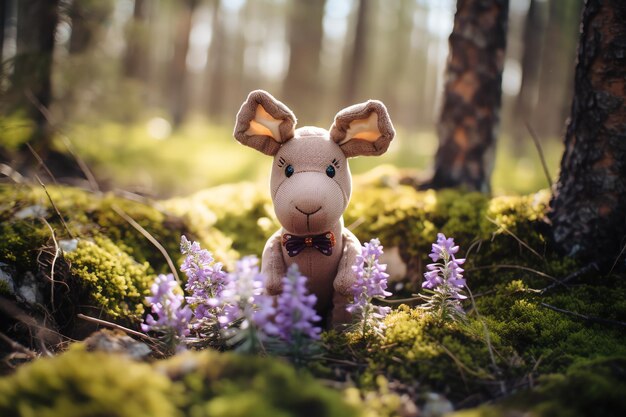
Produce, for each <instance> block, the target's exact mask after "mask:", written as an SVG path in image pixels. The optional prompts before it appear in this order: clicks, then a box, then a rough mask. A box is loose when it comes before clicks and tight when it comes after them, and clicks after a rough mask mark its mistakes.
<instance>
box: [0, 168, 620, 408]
mask: <svg viewBox="0 0 626 417" xmlns="http://www.w3.org/2000/svg"><path fill="white" fill-rule="evenodd" d="M47 191H48V193H49V194H50V198H48V196H47V195H46V193H45V192H44V190H43V189H42V188H39V187H24V186H20V187H14V186H2V187H0V232H1V233H2V236H3V239H2V240H0V262H2V264H0V266H1V267H2V269H3V271H5V272H7V273H8V274H10V275H11V276H12V277H14V280H15V282H16V283H18V284H19V282H20V280H25V279H26V278H25V277H26V276H31V277H32V276H34V277H35V278H36V279H37V280H38V282H39V284H38V285H39V287H38V288H39V291H40V293H41V294H40V295H41V300H40V304H38V305H37V306H36V307H34V308H33V311H34V312H35V313H31V314H39V315H40V316H42V317H47V313H50V312H52V313H53V314H52V317H53V318H55V319H56V320H57V321H61V320H62V319H69V317H70V316H71V315H72V314H74V313H75V312H76V311H77V309H71V308H69V307H68V306H75V304H76V303H80V305H81V306H83V307H84V306H87V307H88V308H87V309H85V308H82V309H81V310H80V311H83V312H85V311H87V312H89V313H92V314H93V315H96V313H95V312H97V315H103V316H104V317H105V318H107V319H109V320H111V321H116V322H118V323H124V324H126V325H129V326H133V325H134V326H136V325H137V323H138V322H139V321H140V320H141V319H142V315H143V314H144V313H145V311H144V306H143V303H142V301H143V297H144V296H145V294H146V292H147V291H148V288H149V285H150V283H151V282H152V280H153V279H154V276H155V275H156V274H157V273H162V272H167V271H168V266H167V263H166V262H165V259H164V258H163V256H162V254H161V253H160V252H159V250H157V249H156V248H155V247H154V245H153V244H152V243H150V242H149V241H148V240H147V239H146V238H145V236H143V235H142V234H141V233H140V232H138V231H137V230H136V229H135V228H134V227H132V226H130V225H129V224H128V222H127V221H126V220H124V218H122V217H121V216H120V215H119V214H118V213H117V212H116V211H115V210H114V207H115V208H117V211H118V212H119V211H122V212H123V213H126V214H127V215H128V216H129V217H131V218H133V219H134V220H135V221H137V222H138V223H139V224H140V225H141V226H142V227H143V228H144V229H145V230H147V231H148V232H149V233H150V235H152V236H153V237H154V238H155V239H156V240H157V241H158V242H160V243H161V244H162V245H163V246H164V248H165V250H166V251H167V252H168V254H169V255H170V257H172V258H173V259H174V261H175V262H177V261H180V255H179V252H178V244H179V241H180V235H181V234H186V235H187V236H188V237H190V238H192V239H195V240H199V241H200V242H201V244H202V245H203V246H204V247H206V248H207V249H209V250H211V251H212V252H213V253H214V254H215V255H216V257H217V258H218V259H220V260H222V261H224V262H225V263H226V264H227V265H230V264H232V262H233V261H234V260H235V259H237V258H239V257H240V256H242V255H248V254H257V255H260V252H261V250H262V248H263V245H264V243H265V240H266V239H267V237H268V236H269V235H270V234H271V233H272V232H273V231H274V230H275V228H276V227H277V223H276V220H275V218H274V215H273V210H272V207H271V202H270V200H269V197H268V195H267V194H266V190H265V189H264V188H262V187H259V186H256V185H254V184H249V183H243V184H234V185H228V186H221V187H217V188H212V189H208V190H205V191H202V192H199V193H197V194H195V195H192V196H190V197H187V198H177V199H172V200H167V201H156V202H150V201H145V202H141V203H140V202H135V201H128V200H126V199H123V198H120V197H117V196H114V195H111V194H105V195H96V194H93V193H89V192H85V191H81V190H78V189H74V188H68V187H48V190H47ZM549 198H550V195H549V192H547V191H541V192H538V193H535V194H532V195H527V196H519V197H496V198H488V197H486V196H484V195H482V194H477V193H463V192H460V191H452V190H448V191H440V192H434V191H423V192H419V191H416V190H415V189H414V188H412V187H410V186H408V185H402V184H401V181H400V180H399V175H398V173H397V172H394V171H385V172H382V174H381V172H379V173H377V174H376V175H368V176H364V177H361V178H360V179H357V181H356V184H355V187H354V194H353V197H352V202H351V204H350V206H349V208H348V210H347V211H346V213H345V223H346V225H347V226H349V227H351V228H352V230H353V231H354V232H355V234H356V235H357V236H358V237H359V238H360V239H361V240H362V241H366V240H369V239H371V238H373V237H378V238H379V239H380V240H381V243H382V244H383V245H384V246H385V248H386V249H387V250H391V249H392V248H397V252H398V253H399V255H400V259H397V260H395V261H394V262H398V263H402V264H403V265H404V266H405V268H406V271H407V273H406V276H405V277H404V278H403V279H400V280H399V281H397V282H394V283H393V284H392V289H393V290H394V291H395V292H396V298H408V300H406V301H404V303H403V304H404V305H400V304H401V303H396V304H392V306H393V307H394V310H393V312H392V313H391V314H390V315H389V316H388V317H387V319H386V321H385V324H386V330H385V332H384V335H383V336H382V337H379V338H377V337H369V338H367V339H365V340H363V339H362V338H361V337H359V336H358V335H356V334H351V333H343V334H341V333H335V332H327V333H325V336H324V343H323V344H324V348H325V352H324V354H323V355H322V356H320V357H317V358H316V359H315V360H311V361H310V362H309V363H308V364H307V365H306V367H307V368H308V372H309V373H311V374H312V375H314V376H316V377H317V378H320V379H322V380H326V381H328V380H332V381H334V384H340V385H342V386H343V387H344V388H345V387H346V386H354V387H355V388H352V389H354V390H357V391H356V392H357V393H358V394H356V395H355V391H350V389H348V390H347V391H345V392H344V394H345V396H346V397H347V398H353V399H354V398H358V401H353V406H349V405H346V403H344V402H342V400H340V399H338V398H339V397H340V396H338V395H336V393H333V391H332V390H329V389H328V388H324V387H322V386H321V385H319V384H317V383H316V382H315V380H314V379H313V378H312V377H310V376H302V375H308V373H306V372H305V373H304V374H298V373H295V371H294V370H293V369H292V368H291V367H289V366H287V365H283V364H282V363H281V364H278V363H279V362H275V361H271V360H269V359H262V358H242V359H240V360H239V359H237V360H234V359H232V356H231V355H230V354H229V355H224V354H217V353H211V354H208V353H207V354H206V355H207V356H191V358H192V359H188V358H189V357H187V359H186V357H185V356H181V357H175V358H173V359H170V360H169V361H168V362H162V361H158V362H157V363H155V364H154V365H152V366H151V367H148V368H149V369H150V370H149V372H157V373H159V374H161V375H162V374H166V375H168V376H169V378H166V381H167V382H166V385H167V384H170V385H168V387H170V388H171V387H173V386H176V387H178V388H176V389H174V391H175V392H178V391H176V390H180V393H181V394H180V401H181V402H180V403H175V402H174V403H172V402H171V401H172V400H168V401H170V402H169V404H173V405H172V407H174V408H176V410H178V411H177V412H180V413H182V415H194V416H195V415H199V416H200V415H219V414H223V413H225V412H226V410H228V413H229V415H233V414H235V415H236V414H240V415H264V413H265V414H268V413H269V414H271V413H274V414H272V415H302V414H300V413H299V414H296V413H295V412H294V410H296V409H300V407H304V405H303V404H308V403H309V401H313V402H316V401H321V402H320V403H319V404H323V405H319V404H318V405H317V406H319V407H324V408H320V409H315V410H317V411H319V413H317V414H316V415H322V414H324V415H335V414H338V413H348V414H345V415H349V413H350V412H355V413H357V412H360V413H363V412H365V413H369V415H398V414H402V413H401V412H400V411H398V410H401V409H403V408H402V406H401V405H402V401H401V400H400V398H405V397H407V396H408V397H409V398H411V399H412V400H414V401H416V402H417V403H418V404H419V405H423V403H424V402H425V401H426V398H428V396H427V395H426V394H427V393H429V392H436V393H439V394H442V395H444V396H445V397H446V398H448V399H449V400H450V401H452V403H453V404H454V405H455V406H456V407H460V408H468V407H476V406H479V405H481V404H484V403H486V402H491V401H494V400H495V401H496V403H495V404H494V405H490V406H481V407H480V408H477V409H471V410H468V411H465V413H467V414H465V415H484V416H489V415H507V413H509V412H513V411H510V410H522V411H528V412H530V413H531V414H532V415H538V416H552V415H572V416H578V415H589V411H590V410H593V409H594V407H601V404H603V403H607V404H610V407H611V408H610V409H606V408H605V409H602V410H604V411H603V413H600V414H602V415H611V412H612V410H618V409H620V408H619V407H621V409H622V410H623V408H624V404H625V403H626V401H625V400H623V398H626V396H625V395H626V388H625V387H624V384H623V380H624V379H623V377H624V365H623V364H624V361H626V336H625V334H626V332H625V331H624V324H623V323H624V322H625V321H626V281H625V280H624V278H625V277H624V273H623V269H620V268H621V265H617V268H615V269H614V270H613V271H612V273H611V274H610V275H607V274H605V273H601V272H598V270H597V269H595V268H593V267H590V266H589V265H583V264H579V263H577V262H576V261H575V260H573V259H569V258H564V257H562V256H560V255H559V254H558V253H557V252H556V251H555V250H554V249H553V248H552V246H551V243H550V229H549V225H548V224H547V222H546V221H545V214H546V211H547V206H548V201H549ZM50 199H51V200H52V201H54V203H55V206H56V209H58V211H59V213H60V214H61V216H62V217H63V219H64V221H65V225H64V224H63V223H62V222H61V221H60V218H59V215H57V213H56V210H55V209H54V208H53V207H52V206H51V204H50V202H49V200H50ZM26 209H28V210H30V214H29V211H28V210H27V211H24V210H26ZM41 209H43V210H41ZM120 209H121V210H120ZM44 220H45V221H44ZM48 225H49V226H50V227H48ZM66 227H67V228H66ZM52 231H54V234H53V233H52ZM438 232H443V233H445V234H446V235H448V236H453V237H454V238H455V240H456V242H457V244H459V245H460V246H461V252H462V253H461V254H460V256H466V257H467V258H468V260H467V263H466V278H467V282H468V286H469V288H470V289H471V290H472V293H473V299H474V300H473V301H471V300H468V301H467V302H466V304H465V307H466V310H467V311H468V315H467V316H468V319H467V321H466V322H464V323H441V322H438V321H437V320H435V319H433V318H432V317H430V316H427V315H426V314H425V313H424V312H423V311H422V310H420V309H419V308H418V304H419V300H417V299H416V298H415V297H413V296H412V294H414V293H416V292H419V290H420V287H421V280H422V273H423V272H424V267H425V264H426V263H428V262H429V258H428V257H427V255H428V253H429V252H430V245H431V243H432V242H433V241H434V240H435V238H436V234H437V233H438ZM73 237H74V238H78V242H77V244H76V248H74V249H72V250H67V251H66V252H65V253H63V254H62V255H61V256H59V259H58V261H57V262H56V269H55V281H58V282H57V284H56V285H54V286H51V285H50V282H51V281H50V275H51V273H50V272H51V271H52V268H51V264H52V260H53V259H54V257H53V256H52V255H54V247H55V245H54V240H56V241H57V243H58V242H61V241H71V238H73ZM29 274H30V275H29ZM572 274H573V275H572ZM568 277H569V278H568ZM566 278H568V279H567V281H566V282H561V281H563V280H564V279H566ZM1 282H3V281H0V283H1ZM5 287H7V285H6V284H3V287H2V294H4V296H6V294H7V293H10V292H11V291H10V288H5ZM52 289H54V291H52ZM13 297H14V296H13ZM18 301H19V300H18ZM20 305H23V303H22V304H20ZM70 313H71V314H70ZM12 319H14V318H12ZM58 324H59V326H58V327H59V330H60V331H61V332H63V331H65V330H64V329H65V328H64V327H63V325H62V324H60V323H58ZM22 336H23V335H22ZM29 346H31V347H33V346H34V345H29ZM84 354H85V353H71V355H77V356H78V355H84ZM67 355H68V356H69V357H71V356H70V355H69V354H67ZM68 356H63V355H62V356H61V357H59V359H58V360H59V361H62V360H63V359H61V358H63V357H68ZM77 356H75V357H77ZM68 360H69V359H68ZM85 360H89V359H85ZM107 360H110V361H116V360H118V359H115V358H112V359H107ZM186 361H187V362H186ZM39 362H40V361H39V360H38V361H35V363H34V364H33V365H32V367H31V368H28V369H33V368H34V369H36V368H35V366H41V367H43V366H44V365H38V363H39ZM52 362H53V361H50V362H49V363H52ZM46 363H48V362H46ZM57 363H60V362H57ZM185 364H189V367H187V368H186V367H185ZM275 364H276V365H275ZM138 365H139V364H138ZM45 366H48V365H45ZM49 366H52V365H49ZM59 366H60V365H59ZM142 366H143V365H142ZM146 366H147V365H146ZM25 369H26V368H25ZM143 369H147V368H143ZM181 369H187V371H181ZM189 369H191V370H189ZM20 372H21V371H19V372H18V373H16V374H14V376H11V377H7V378H18V375H21V374H20ZM24 372H26V371H24ZM238 375H239V376H238ZM77 377H78V376H77ZM620 378H621V379H620ZM7 380H8V379H7ZM218 381H219V382H218ZM298 381H306V384H305V385H306V387H309V386H310V387H311V388H310V390H309V389H308V388H306V389H304V388H303V389H302V390H301V391H299V392H298V393H297V395H296V394H294V395H293V398H291V399H290V400H289V401H292V402H289V401H287V402H285V401H284V400H283V399H282V397H280V396H276V395H277V394H276V392H280V391H272V390H271V389H270V388H268V387H267V386H266V385H272V384H278V385H277V386H281V387H283V388H284V390H289V389H292V388H290V387H291V386H292V385H297V382H298ZM618 381H622V382H618ZM73 383H74V382H72V384H73ZM281 384H282V385H281ZM593 387H604V388H602V389H600V388H597V389H596V388H593ZM170 388H167V389H170ZM3 389H4V390H5V391H6V388H3ZM3 389H0V391H2V390H3ZM25 389H26V388H25ZM59 389H61V390H65V389H67V388H63V387H61V388H59ZM268 390H269V391H268ZM174 391H173V392H174ZM6 392H10V393H13V394H11V395H18V394H17V391H6ZM20 392H21V391H20ZM25 392H26V391H24V395H26V394H25ZM366 392H369V394H366ZM0 395H2V394H1V393H0ZM4 395H5V396H6V394H4ZM19 395H22V394H21V393H20V394H19ZM29 395H30V394H29ZM46 395H48V394H46ZM55 395H56V394H55ZM59 395H60V394H59ZM94 395H96V394H94ZM151 395H155V396H158V395H160V394H158V389H157V391H155V393H154V394H151ZM403 395H404V397H402V396H403ZM68 398H69V397H68ZM209 398H210V400H208V399H209ZM312 398H313V399H312ZM195 399H201V400H197V401H196V400H195ZM86 401H95V400H93V399H89V400H86ZM155 401H156V400H155ZM159 401H160V400H159ZM254 404H260V405H259V408H257V410H262V411H263V413H261V411H259V413H257V414H254V413H252V414H251V411H250V410H251V409H252V408H253V407H254ZM316 404H317V403H316ZM354 404H356V405H354ZM364 404H365V405H364ZM342 407H348V408H342ZM350 407H356V409H358V410H360V411H354V410H356V409H352V408H350ZM559 407H562V410H565V411H563V413H562V414H559V412H558V411H555V410H559V409H560V408H559ZM349 409H350V410H353V411H348V410H349ZM598 409H600V408H598ZM404 410H405V411H404V414H405V415H410V414H407V411H406V407H405V408H404ZM607 410H608V411H607ZM20 413H21V414H20ZM20 413H17V412H16V414H14V415H26V414H24V413H23V412H20ZM320 413H321V414H320ZM472 413H473V414H472ZM592 414H593V413H592ZM600 414H597V415H600ZM3 415H4V414H3ZM8 415H12V414H8ZM42 415H43V414H42ZM116 415H117V414H116ZM119 415H126V414H119ZM172 415H175V414H172ZM613 415H619V414H613Z"/></svg>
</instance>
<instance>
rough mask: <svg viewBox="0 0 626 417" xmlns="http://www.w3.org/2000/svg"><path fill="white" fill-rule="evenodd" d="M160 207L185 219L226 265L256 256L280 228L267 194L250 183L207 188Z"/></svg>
mask: <svg viewBox="0 0 626 417" xmlns="http://www.w3.org/2000/svg"><path fill="white" fill-rule="evenodd" d="M164 206H165V207H166V208H167V209H169V210H170V211H172V212H173V213H176V214H177V215H179V216H181V217H183V218H185V219H186V221H187V223H188V224H189V226H190V227H191V229H192V232H193V234H194V235H196V236H199V237H200V238H201V240H202V242H204V243H206V244H207V245H206V247H207V249H209V250H211V251H212V252H213V253H214V254H215V255H216V257H217V258H218V259H220V260H222V261H225V262H226V263H228V264H232V262H233V261H234V260H235V259H238V258H239V257H241V256H245V255H252V254H256V255H257V256H260V255H261V253H262V251H263V247H264V246H265V242H266V241H267V239H268V238H269V237H270V235H271V234H272V233H274V232H275V231H276V230H277V229H278V228H279V227H280V226H279V224H278V222H277V221H276V219H275V215H274V211H273V208H272V203H271V200H270V198H269V195H268V194H267V191H266V190H265V189H263V188H261V187H260V186H257V185H254V184H250V183H240V184H233V185H223V186H219V187H214V188H210V189H207V190H204V191H201V192H198V193H196V194H194V195H192V196H191V197H187V198H177V199H172V200H169V201H167V202H164Z"/></svg>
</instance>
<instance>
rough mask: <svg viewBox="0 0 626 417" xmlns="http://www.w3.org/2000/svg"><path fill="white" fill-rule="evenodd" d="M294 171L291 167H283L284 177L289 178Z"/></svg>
mask: <svg viewBox="0 0 626 417" xmlns="http://www.w3.org/2000/svg"><path fill="white" fill-rule="evenodd" d="M294 171H295V170H294V169H293V167H292V166H291V165H287V166H286V167H285V175H286V176H287V178H289V177H291V176H292V175H293V173H294Z"/></svg>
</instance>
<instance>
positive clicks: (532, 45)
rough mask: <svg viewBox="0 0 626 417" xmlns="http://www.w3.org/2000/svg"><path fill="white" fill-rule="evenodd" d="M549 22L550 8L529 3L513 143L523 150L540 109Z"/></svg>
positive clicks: (536, 3)
mask: <svg viewBox="0 0 626 417" xmlns="http://www.w3.org/2000/svg"><path fill="white" fill-rule="evenodd" d="M547 22H548V5H547V4H546V3H545V2H543V1H538V0H530V6H529V8H528V14H527V15H526V22H525V23H524V34H523V35H522V36H523V37H522V42H523V45H524V51H523V54H522V84H521V86H520V91H519V94H518V95H517V99H516V101H515V112H514V114H515V116H514V117H515V121H514V126H515V128H514V130H513V136H514V139H515V140H514V143H515V145H516V146H517V147H518V148H521V144H522V140H523V138H524V137H526V134H527V133H528V132H527V128H526V123H530V124H531V125H532V124H533V115H534V114H535V110H536V109H537V100H538V98H539V73H540V68H541V57H542V52H543V46H544V38H545V36H544V35H545V30H546V24H547Z"/></svg>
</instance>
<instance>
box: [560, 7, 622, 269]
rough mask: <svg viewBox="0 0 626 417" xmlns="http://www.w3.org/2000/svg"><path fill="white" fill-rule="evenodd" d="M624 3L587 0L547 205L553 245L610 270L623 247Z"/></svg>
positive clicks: (570, 254) (569, 254) (568, 253)
mask: <svg viewBox="0 0 626 417" xmlns="http://www.w3.org/2000/svg"><path fill="white" fill-rule="evenodd" d="M624 22H626V3H624V2H623V1H620V0H587V2H586V4H585V8H584V11H583V15H582V25H581V26H582V33H581V35H580V41H579V44H578V61H577V64H576V72H575V85H574V98H573V101H572V107H571V115H570V119H569V123H568V125H567V131H566V134H565V152H564V154H563V159H562V161H561V174H560V177H559V181H558V184H557V187H556V191H555V195H554V197H553V199H552V201H551V207H552V211H551V213H550V219H551V221H552V225H553V236H554V240H555V242H556V244H557V245H558V246H559V247H560V248H561V249H562V250H563V252H564V253H566V254H567V255H568V256H573V257H578V258H580V259H587V260H594V261H597V262H599V263H604V264H609V266H611V265H612V264H613V262H615V261H616V260H617V256H618V254H619V253H620V250H621V248H622V247H623V246H624V244H625V243H626V78H625V77H624V74H626V25H625V24H624Z"/></svg>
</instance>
